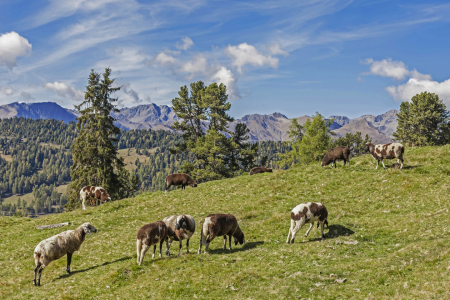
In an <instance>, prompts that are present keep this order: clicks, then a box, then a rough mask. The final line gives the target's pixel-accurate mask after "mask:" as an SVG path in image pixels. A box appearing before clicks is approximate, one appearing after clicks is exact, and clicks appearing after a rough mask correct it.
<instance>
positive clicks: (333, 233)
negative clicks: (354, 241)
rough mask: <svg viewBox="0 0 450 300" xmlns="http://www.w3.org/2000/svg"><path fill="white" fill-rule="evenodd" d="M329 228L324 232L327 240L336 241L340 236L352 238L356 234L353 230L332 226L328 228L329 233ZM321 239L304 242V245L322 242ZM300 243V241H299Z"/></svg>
mask: <svg viewBox="0 0 450 300" xmlns="http://www.w3.org/2000/svg"><path fill="white" fill-rule="evenodd" d="M319 231H320V228H319ZM326 231H327V228H325V230H324V235H325V239H334V238H337V237H340V236H350V235H352V234H354V233H355V232H354V231H353V230H351V229H348V228H346V227H344V226H342V225H330V226H328V232H326ZM321 240H322V239H321V238H316V239H311V240H309V241H304V242H303V243H309V242H316V241H321ZM299 242H300V241H299Z"/></svg>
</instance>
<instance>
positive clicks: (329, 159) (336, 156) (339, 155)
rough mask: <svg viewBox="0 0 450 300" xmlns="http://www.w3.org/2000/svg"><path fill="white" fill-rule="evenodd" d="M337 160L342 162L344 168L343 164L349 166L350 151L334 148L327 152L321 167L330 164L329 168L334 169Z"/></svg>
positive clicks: (339, 147)
mask: <svg viewBox="0 0 450 300" xmlns="http://www.w3.org/2000/svg"><path fill="white" fill-rule="evenodd" d="M337 160H343V161H344V166H345V163H347V162H348V165H349V166H350V149H348V147H345V146H338V147H336V148H333V149H330V150H328V152H327V154H325V156H324V157H323V159H322V164H321V166H322V167H323V166H327V165H329V164H330V163H331V166H332V167H333V164H334V167H335V168H336V161H337Z"/></svg>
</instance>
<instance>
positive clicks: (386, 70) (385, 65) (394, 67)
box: [363, 58, 410, 80]
mask: <svg viewBox="0 0 450 300" xmlns="http://www.w3.org/2000/svg"><path fill="white" fill-rule="evenodd" d="M363 63H364V64H366V65H370V73H369V74H373V75H378V76H383V77H391V78H395V79H398V80H400V79H405V77H406V76H408V75H409V74H410V72H409V71H408V69H407V68H406V67H405V64H404V63H403V62H401V61H392V59H390V58H388V59H383V60H380V61H374V60H373V59H371V58H368V59H366V60H365V61H364V62H363Z"/></svg>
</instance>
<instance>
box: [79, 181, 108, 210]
mask: <svg viewBox="0 0 450 300" xmlns="http://www.w3.org/2000/svg"><path fill="white" fill-rule="evenodd" d="M80 198H81V204H82V205H83V209H84V210H86V206H85V203H86V200H88V199H94V203H95V205H97V203H99V204H100V203H105V202H107V201H111V197H110V196H109V194H108V192H107V191H106V190H105V189H104V188H102V187H101V186H91V185H87V186H85V187H83V188H82V189H81V191H80Z"/></svg>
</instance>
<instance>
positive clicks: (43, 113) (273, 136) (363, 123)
mask: <svg viewBox="0 0 450 300" xmlns="http://www.w3.org/2000/svg"><path fill="white" fill-rule="evenodd" d="M397 113H398V111H397V110H390V111H388V112H386V113H384V114H382V115H378V116H373V115H364V116H361V117H359V118H355V119H349V118H348V117H346V116H330V117H329V119H331V118H332V119H334V123H333V124H332V125H331V126H330V129H331V130H332V131H334V132H335V133H336V137H340V136H344V135H345V134H346V133H348V132H350V133H356V132H358V131H359V132H361V133H362V135H363V136H365V135H366V134H369V136H371V137H372V139H373V141H375V140H376V141H377V142H378V143H388V142H392V133H393V132H394V131H395V130H396V128H397ZM78 115H79V114H78V112H77V111H75V110H73V109H66V108H63V107H61V106H59V105H58V104H56V103H53V102H42V103H30V104H26V103H17V102H16V103H11V104H8V105H2V106H0V119H3V118H12V117H25V118H32V119H57V120H62V121H64V122H66V123H68V122H70V121H75V118H76V117H77V116H78ZM114 117H115V118H116V124H117V126H119V127H120V128H122V129H125V130H130V129H153V130H158V129H163V130H170V131H172V128H171V126H172V125H173V123H175V122H176V121H178V120H179V119H178V118H177V116H176V114H175V113H174V112H173V110H172V108H171V107H170V106H167V105H161V106H158V105H156V104H153V103H152V104H145V105H139V106H135V107H131V108H123V109H121V111H120V113H117V114H114ZM308 119H311V117H309V116H302V117H298V118H297V120H298V122H299V123H300V124H304V123H305V122H306V120H308ZM238 123H245V124H246V125H247V127H248V128H249V129H250V141H252V142H256V141H267V140H271V141H287V140H289V136H288V133H287V131H288V130H289V125H291V123H292V120H291V119H288V118H287V117H286V116H285V115H283V114H280V113H273V114H270V115H260V114H252V115H246V116H244V117H242V118H241V119H237V120H235V121H234V122H233V123H231V124H230V130H234V128H235V126H236V124H238Z"/></svg>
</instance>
